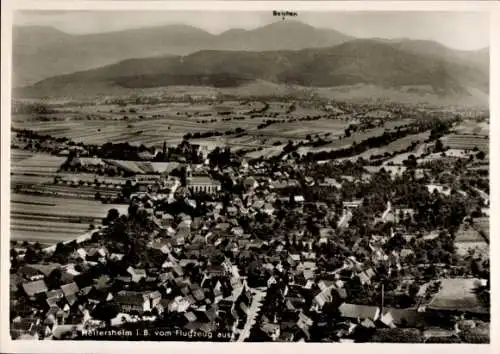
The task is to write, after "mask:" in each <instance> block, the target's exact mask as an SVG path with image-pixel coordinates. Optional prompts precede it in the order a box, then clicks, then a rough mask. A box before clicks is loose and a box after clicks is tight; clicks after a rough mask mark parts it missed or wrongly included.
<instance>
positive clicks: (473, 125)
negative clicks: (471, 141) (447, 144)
mask: <svg viewBox="0 0 500 354" xmlns="http://www.w3.org/2000/svg"><path fill="white" fill-rule="evenodd" d="M453 131H454V132H455V133H456V134H462V135H464V134H465V135H479V136H483V137H487V136H489V135H490V124H489V123H488V122H481V123H478V122H475V121H473V120H464V121H463V122H461V123H460V124H459V125H457V126H455V127H454V128H453Z"/></svg>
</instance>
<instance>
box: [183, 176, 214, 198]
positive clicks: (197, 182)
mask: <svg viewBox="0 0 500 354" xmlns="http://www.w3.org/2000/svg"><path fill="white" fill-rule="evenodd" d="M186 182H187V187H188V189H189V190H190V191H191V192H192V193H200V192H203V193H207V194H215V193H217V192H219V191H220V190H221V184H220V182H219V181H216V180H214V179H212V178H211V177H209V176H188V178H187V181H186Z"/></svg>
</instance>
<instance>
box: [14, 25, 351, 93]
mask: <svg viewBox="0 0 500 354" xmlns="http://www.w3.org/2000/svg"><path fill="white" fill-rule="evenodd" d="M350 39H352V38H351V37H349V36H347V35H344V34H342V33H340V32H337V31H335V30H329V29H318V28H315V27H312V26H309V25H307V24H304V23H301V22H295V21H291V22H277V23H274V24H271V25H267V26H264V27H260V28H257V29H255V30H237V29H233V30H229V31H226V32H223V33H221V34H219V35H214V34H211V33H209V32H206V31H204V30H201V29H199V28H195V27H192V26H186V25H169V26H162V27H151V28H141V29H132V30H124V31H117V32H108V33H98V34H85V35H72V34H67V33H64V32H61V31H59V30H56V29H54V28H51V27H15V28H14V30H13V65H14V84H15V85H14V87H19V86H25V85H30V84H33V83H35V82H37V81H39V80H42V79H45V78H47V77H51V76H55V75H61V74H67V73H72V72H75V71H80V70H86V69H91V68H97V67H100V66H103V65H108V64H112V63H116V62H118V61H121V60H124V59H130V58H145V57H151V56H157V55H167V54H171V55H185V54H189V53H193V52H196V51H199V50H203V49H213V50H247V51H263V50H281V49H292V50H294V49H304V48H316V47H328V46H333V45H336V44H339V43H342V42H345V41H347V40H350Z"/></svg>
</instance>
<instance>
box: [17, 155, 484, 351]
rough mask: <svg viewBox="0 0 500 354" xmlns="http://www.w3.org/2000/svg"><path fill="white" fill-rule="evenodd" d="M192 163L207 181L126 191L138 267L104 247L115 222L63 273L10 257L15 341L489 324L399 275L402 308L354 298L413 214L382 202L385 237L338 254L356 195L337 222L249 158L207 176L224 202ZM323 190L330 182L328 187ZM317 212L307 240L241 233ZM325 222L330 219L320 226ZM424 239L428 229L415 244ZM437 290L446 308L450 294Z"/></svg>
mask: <svg viewBox="0 0 500 354" xmlns="http://www.w3.org/2000/svg"><path fill="white" fill-rule="evenodd" d="M288 167H290V168H291V169H293V168H294V166H293V165H291V166H288ZM203 168H205V169H206V170H207V171H205V172H206V173H205V174H201V173H196V174H195V173H190V172H191V171H190V170H189V169H188V173H187V175H186V179H185V185H184V186H182V183H181V182H180V180H179V179H177V178H173V177H170V178H168V179H165V178H163V177H159V178H156V177H155V178H152V179H147V178H142V180H138V181H137V184H138V185H140V186H141V187H140V188H139V190H138V192H137V193H134V194H132V195H131V199H132V203H134V205H136V206H137V207H138V208H139V209H140V210H145V212H146V213H145V214H146V215H147V217H148V220H149V221H151V222H152V223H153V224H154V225H155V227H154V230H152V231H151V232H150V233H149V234H148V235H146V236H144V235H139V234H137V235H135V234H131V235H129V236H132V238H139V237H144V240H145V245H146V246H145V249H143V250H142V251H141V252H142V254H141V256H142V258H143V259H142V260H140V261H137V260H135V261H131V259H130V257H129V255H128V254H127V252H126V251H125V250H126V249H127V248H128V245H122V246H123V247H121V249H120V247H119V245H117V242H116V241H115V240H109V239H108V238H107V236H108V232H109V230H112V229H113V226H114V225H113V224H111V225H110V226H109V227H108V228H107V229H102V230H100V231H97V232H96V233H97V236H96V237H92V239H90V240H85V241H84V242H81V243H79V244H78V245H77V246H76V247H74V249H72V250H71V252H70V253H69V255H68V257H67V263H66V264H60V263H55V262H53V261H52V262H51V261H50V258H51V255H50V254H49V255H46V256H45V257H43V258H44V259H45V261H44V262H40V263H37V264H26V263H25V262H24V263H23V262H22V259H20V260H19V261H20V262H19V264H20V266H19V267H17V269H12V270H11V280H10V285H11V334H12V336H13V338H16V339H17V338H20V339H23V338H39V339H41V338H56V339H62V338H80V337H81V336H82V333H83V332H84V331H86V330H89V329H93V328H94V329H95V328H105V327H109V326H112V327H116V328H118V327H122V326H126V325H127V326H130V325H134V324H135V325H137V326H140V325H141V323H144V322H153V323H161V324H162V325H168V326H172V328H173V329H182V330H185V331H201V332H217V331H219V332H225V333H229V334H230V335H229V336H228V340H244V339H249V340H252V338H253V337H254V336H256V333H257V332H258V333H264V334H265V335H266V336H267V337H266V338H268V339H269V340H276V341H298V340H306V341H308V340H309V341H310V340H318V336H319V337H321V338H320V339H319V340H321V339H330V340H331V339H332V338H336V340H346V341H350V340H351V341H352V340H357V341H359V340H360V337H359V332H360V330H361V331H365V330H367V331H371V332H375V333H376V332H377V331H379V330H394V329H408V328H412V329H418V330H419V331H420V332H419V333H421V335H422V338H425V340H429V339H435V338H448V339H449V338H457V337H459V336H460V333H461V332H463V329H462V327H463V326H466V327H467V328H468V329H467V330H468V331H470V330H471V328H475V331H476V332H477V334H478V335H485V336H486V334H485V329H484V328H485V327H484V326H483V325H482V324H483V323H486V322H488V321H489V319H488V315H489V311H485V310H484V307H483V306H481V305H479V303H478V302H477V301H476V302H474V306H467V307H464V308H463V309H460V308H458V309H453V310H447V309H446V308H444V307H443V306H442V305H440V306H436V303H439V301H438V300H439V298H440V297H443V298H445V297H446V296H444V295H443V294H442V293H440V290H439V287H437V288H436V289H434V290H433V291H434V292H433V293H431V294H429V292H428V291H427V292H426V291H425V289H428V288H433V287H432V286H429V284H420V283H417V282H416V280H415V279H412V278H411V277H409V278H408V279H401V284H399V286H398V289H396V290H391V291H392V294H394V293H398V292H399V293H400V294H408V291H409V290H408V289H409V287H410V286H411V285H412V284H414V285H415V286H417V285H418V288H419V289H424V290H422V291H421V292H422V294H420V295H416V296H417V297H418V299H417V302H416V304H415V305H414V306H412V307H410V308H398V307H396V306H394V305H392V304H387V303H386V302H384V294H385V293H384V290H383V289H382V291H381V294H382V296H381V297H380V298H379V297H376V298H373V299H370V303H360V301H359V300H360V299H359V298H360V297H361V294H360V293H353V290H352V289H354V285H353V284H356V286H358V284H359V287H360V289H361V288H370V289H379V288H380V287H381V286H382V287H383V285H382V282H381V279H382V278H383V277H382V275H381V274H379V271H378V270H377V269H378V266H380V265H384V266H385V267H386V269H387V270H388V272H389V273H390V272H397V271H400V270H401V269H403V268H404V266H405V262H404V260H405V259H406V258H408V257H412V256H413V255H414V253H415V248H414V247H410V246H406V247H402V248H397V249H394V250H391V251H388V250H387V248H386V247H385V246H384V245H385V244H387V243H388V242H391V239H392V238H393V237H395V236H396V234H398V235H402V236H401V237H402V238H403V239H404V240H406V241H407V242H408V243H410V241H412V240H413V239H415V238H416V235H414V234H407V233H405V231H404V228H401V230H399V229H398V227H397V225H398V224H399V222H401V221H402V220H403V219H405V218H411V217H412V216H413V213H414V210H413V209H412V208H409V207H406V206H392V205H390V203H388V205H387V209H386V211H384V212H383V213H382V214H381V215H374V221H377V220H378V221H382V222H391V223H393V224H395V225H396V227H395V228H394V229H393V230H391V234H390V235H372V236H371V238H370V239H369V240H362V239H361V238H360V239H359V240H358V241H357V242H356V243H355V244H354V245H353V246H352V247H350V248H349V249H342V247H343V246H342V245H341V244H337V243H336V240H335V235H336V230H335V229H336V228H344V229H345V228H348V226H349V223H350V218H351V217H352V212H353V211H354V210H356V209H357V208H359V207H360V206H361V205H362V204H363V200H362V199H352V200H342V203H341V206H342V207H341V211H342V215H336V212H337V213H338V210H334V209H335V208H331V207H329V206H328V205H326V203H321V202H313V203H311V202H308V201H306V198H305V197H304V196H303V195H301V194H300V193H295V194H293V195H291V196H290V195H289V194H288V192H286V191H288V190H290V189H294V188H297V187H299V186H300V184H301V183H299V182H298V181H297V180H296V179H295V178H294V177H293V176H292V175H291V174H290V173H288V172H285V170H284V169H283V170H281V171H273V172H270V171H269V166H267V165H266V164H265V163H261V164H256V165H252V166H249V165H248V164H242V165H241V167H240V168H235V167H230V168H227V169H226V170H223V171H219V172H221V173H222V174H225V175H226V176H228V177H229V178H231V179H232V180H233V183H234V184H238V185H241V188H242V192H241V194H240V195H238V196H236V195H234V196H233V198H232V199H231V200H230V201H229V202H228V201H224V200H222V196H221V193H219V192H221V190H222V186H221V182H220V181H218V180H216V179H214V178H213V177H211V176H210V173H209V172H210V171H209V169H208V167H207V166H205V167H202V169H203ZM198 172H200V171H198ZM305 183H306V184H307V183H309V182H308V180H306V181H305ZM311 183H312V182H311ZM323 183H327V184H328V185H332V186H334V187H335V188H338V186H339V185H340V186H341V184H339V182H337V181H336V180H333V179H327V180H325V181H324V182H323ZM299 190H300V188H299ZM199 193H205V194H209V195H211V196H212V199H213V200H212V201H210V202H208V203H207V205H208V211H207V212H206V213H205V214H204V215H201V216H200V215H194V214H193V215H190V214H189V212H187V211H183V212H180V213H173V212H167V211H166V209H165V205H166V204H167V205H168V204H170V203H173V202H176V203H181V204H182V203H184V204H185V205H186V206H187V207H188V208H187V209H189V208H190V209H191V210H195V209H196V208H197V202H196V201H195V199H196V198H194V196H195V195H197V194H199ZM319 210H322V212H321V215H323V216H322V218H316V220H315V222H316V226H317V228H318V234H317V235H312V237H311V235H309V234H308V233H307V231H306V227H305V226H304V224H305V223H303V222H302V223H298V224H297V225H299V226H297V227H296V230H293V231H292V232H290V235H287V236H288V237H287V236H285V235H283V234H280V233H279V230H277V229H276V228H274V229H273V228H272V227H271V228H270V229H267V231H265V233H264V234H260V235H259V236H256V234H255V232H248V230H249V229H250V230H252V227H254V229H253V230H255V229H256V228H257V227H259V226H260V225H261V224H266V225H274V224H276V223H277V222H279V221H280V220H278V218H279V216H278V215H283V214H280V212H286V213H290V214H293V213H295V214H294V215H299V217H298V218H299V219H302V218H304V219H305V217H306V216H316V214H318V215H319V214H320V213H319V212H318V211H319ZM335 216H337V218H338V223H337V224H336V225H332V223H331V222H330V220H333V219H334V217H335ZM242 220H246V224H245V222H244V221H242ZM464 232H465V231H464ZM435 237H437V234H433V233H432V234H428V235H424V236H423V237H422V238H423V239H424V240H425V239H432V238H435ZM464 237H465V236H464ZM291 240H292V241H291ZM125 242H127V241H123V243H125ZM118 243H119V242H118ZM322 245H324V246H325V247H326V246H329V245H334V247H337V248H339V249H341V251H342V253H344V254H349V255H350V256H345V255H343V256H339V257H338V259H336V260H334V259H332V257H330V256H328V255H326V254H324V253H323V252H322V251H321V246H322ZM344 247H345V246H344ZM54 252H57V248H56V250H55V251H54ZM439 276H440V277H442V280H443V281H444V284H448V283H449V282H450V281H449V278H450V276H449V275H446V272H442V273H439ZM447 277H448V278H447ZM452 279H453V278H452ZM452 282H453V284H454V286H459V287H460V284H462V283H463V284H464V285H463V286H464V287H465V286H467V289H468V290H469V293H470V294H468V295H467V297H468V298H470V299H473V298H474V296H473V295H471V294H473V287H472V286H471V284H476V283H477V282H479V283H480V284H479V285H480V286H482V287H484V286H485V284H484V283H483V282H481V281H480V280H477V281H476V280H475V282H472V283H471V281H470V279H462V278H458V279H453V280H452ZM476 285H477V284H476ZM447 291H449V290H447ZM449 292H451V295H450V294H447V296H448V298H451V299H452V300H450V301H454V299H455V298H460V296H461V295H460V294H456V293H453V292H452V291H449ZM379 293H380V291H379ZM387 293H389V291H388V292H387ZM470 299H469V300H470ZM472 301H473V300H470V301H468V303H470V302H472ZM427 303H428V304H430V306H425V304H427ZM443 311H444V312H446V311H448V312H449V313H448V312H446V315H445V317H447V318H448V317H449V318H452V317H453V316H458V319H456V320H454V322H453V321H452V322H453V324H452V325H446V326H444V325H442V321H441V320H440V318H442V315H443ZM450 311H451V312H450ZM463 313H467V316H465V317H464V316H463ZM460 316H462V317H460ZM471 318H472V319H471ZM440 321H441V322H440ZM464 321H465V322H464ZM466 321H469V322H466ZM470 321H472V322H470ZM463 323H468V324H467V325H463V326H462V324H463ZM318 333H323V335H319V334H318ZM325 333H327V334H325ZM332 333H334V335H332ZM362 333H364V332H362ZM365 338H366V337H365Z"/></svg>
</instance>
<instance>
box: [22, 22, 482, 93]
mask: <svg viewBox="0 0 500 354" xmlns="http://www.w3.org/2000/svg"><path fill="white" fill-rule="evenodd" d="M33 31H34V32H35V33H34V34H33ZM30 34H33V36H32V37H30ZM14 35H15V38H14V63H13V64H14V80H15V83H16V84H17V86H21V85H26V84H33V83H34V82H35V81H37V80H41V81H39V82H36V84H34V85H32V86H31V87H28V88H25V89H23V90H22V93H23V96H24V95H29V96H50V95H59V94H75V95H77V94H79V93H83V92H92V91H93V90H94V89H97V90H98V89H104V88H106V87H120V88H131V89H136V88H148V87H162V86H172V85H199V86H214V87H237V86H241V85H245V84H248V83H251V82H255V81H266V82H271V83H274V84H287V85H300V86H312V87H335V86H343V85H358V84H367V85H375V86H378V87H382V88H400V87H403V86H427V87H431V88H432V91H433V92H434V93H436V94H438V95H459V96H460V95H468V92H470V90H471V89H472V90H475V91H478V90H479V91H480V92H482V93H484V94H487V93H488V86H489V50H488V49H485V50H479V51H459V50H453V49H450V48H447V47H445V46H443V45H441V44H439V43H436V42H432V41H423V40H408V39H401V40H386V39H371V40H367V39H355V38H352V37H349V36H347V35H344V34H342V33H340V32H337V31H334V30H325V29H317V28H314V27H312V26H309V25H306V24H303V23H300V22H295V21H291V22H278V23H275V24H272V25H268V26H265V27H261V28H258V29H255V30H250V31H246V30H229V31H226V32H224V33H222V34H220V35H212V34H210V33H208V32H205V31H203V30H200V29H197V28H194V27H189V26H166V27H157V28H147V29H140V30H127V31H120V32H112V33H104V34H92V35H69V34H65V33H63V32H60V31H57V30H54V29H52V28H37V29H36V30H34V29H33V28H30V27H26V28H17V29H16V30H15V32H14ZM38 41H40V42H38ZM37 43H38V44H37ZM166 54H168V55H166ZM128 58H135V59H128ZM124 59H126V60H124ZM99 66H101V67H99ZM92 67H99V68H97V69H92V70H86V69H89V68H92ZM76 71H78V72H76ZM65 73H72V74H68V75H60V74H65ZM51 76H53V77H51ZM44 78H46V79H44ZM42 79H44V80H42Z"/></svg>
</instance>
